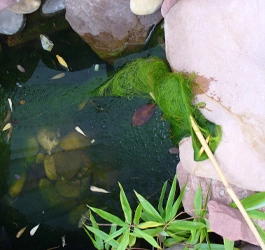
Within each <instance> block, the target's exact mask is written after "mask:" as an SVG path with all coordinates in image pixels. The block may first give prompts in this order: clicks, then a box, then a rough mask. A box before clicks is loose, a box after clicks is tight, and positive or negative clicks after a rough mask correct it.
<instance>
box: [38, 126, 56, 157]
mask: <svg viewBox="0 0 265 250" xmlns="http://www.w3.org/2000/svg"><path fill="white" fill-rule="evenodd" d="M37 140H38V142H39V143H40V145H41V146H42V147H43V149H45V150H47V152H48V154H51V151H52V149H54V148H55V147H56V146H57V145H58V136H57V133H56V132H54V131H53V130H51V129H49V128H42V129H40V130H39V131H38V133H37Z"/></svg>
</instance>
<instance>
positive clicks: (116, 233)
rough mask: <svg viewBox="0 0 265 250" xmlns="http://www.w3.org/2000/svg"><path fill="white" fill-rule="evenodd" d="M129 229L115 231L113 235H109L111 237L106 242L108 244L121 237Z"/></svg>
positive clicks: (123, 228)
mask: <svg viewBox="0 0 265 250" xmlns="http://www.w3.org/2000/svg"><path fill="white" fill-rule="evenodd" d="M127 228H128V227H122V228H120V229H119V230H117V231H114V232H113V233H111V234H109V237H108V238H107V239H106V240H105V242H108V241H110V240H112V239H114V238H116V237H118V236H120V235H121V234H123V233H124V232H125V231H126V229H127Z"/></svg>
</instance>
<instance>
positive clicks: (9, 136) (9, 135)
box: [7, 125, 13, 142]
mask: <svg viewBox="0 0 265 250" xmlns="http://www.w3.org/2000/svg"><path fill="white" fill-rule="evenodd" d="M12 132H13V126H12V125H11V127H10V128H9V131H8V134H7V142H9V140H10V138H11V134H12Z"/></svg>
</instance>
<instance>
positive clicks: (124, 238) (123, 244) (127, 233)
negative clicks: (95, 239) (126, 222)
mask: <svg viewBox="0 0 265 250" xmlns="http://www.w3.org/2000/svg"><path fill="white" fill-rule="evenodd" d="M129 237H130V228H127V229H126V231H125V232H124V234H123V235H122V239H121V241H120V244H119V247H118V248H117V250H125V249H126V248H127V246H128V245H129Z"/></svg>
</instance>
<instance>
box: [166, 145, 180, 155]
mask: <svg viewBox="0 0 265 250" xmlns="http://www.w3.org/2000/svg"><path fill="white" fill-rule="evenodd" d="M168 152H169V153H170V154H172V155H176V154H179V149H178V148H175V147H172V148H170V149H169V150H168Z"/></svg>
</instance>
